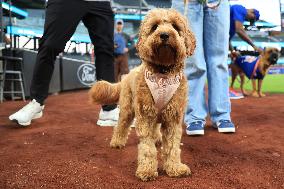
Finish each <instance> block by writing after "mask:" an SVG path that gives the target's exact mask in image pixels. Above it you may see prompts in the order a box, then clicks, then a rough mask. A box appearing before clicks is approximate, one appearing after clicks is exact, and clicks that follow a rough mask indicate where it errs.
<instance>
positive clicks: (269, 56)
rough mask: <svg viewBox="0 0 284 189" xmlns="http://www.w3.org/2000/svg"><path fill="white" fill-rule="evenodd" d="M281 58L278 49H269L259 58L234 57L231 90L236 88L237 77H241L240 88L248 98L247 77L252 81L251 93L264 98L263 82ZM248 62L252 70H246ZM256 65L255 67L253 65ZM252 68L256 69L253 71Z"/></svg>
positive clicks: (231, 66)
mask: <svg viewBox="0 0 284 189" xmlns="http://www.w3.org/2000/svg"><path fill="white" fill-rule="evenodd" d="M279 57H280V52H279V50H278V49H277V48H274V47H268V48H265V49H264V51H263V52H262V53H261V54H260V55H259V56H258V57H252V56H240V55H234V56H233V58H232V62H233V63H232V64H230V68H231V72H232V82H231V89H233V87H234V82H235V79H236V77H237V76H238V75H239V76H240V88H241V92H242V93H243V95H244V96H248V93H247V92H246V91H245V90H244V83H245V76H247V77H248V79H252V88H253V91H252V93H251V95H252V96H254V97H264V96H265V94H263V93H262V90H261V89H262V80H263V78H264V76H265V75H266V73H267V71H268V69H269V67H270V66H271V65H274V64H276V63H277V61H278V58H279ZM246 61H248V65H249V66H250V67H251V69H247V68H245V66H243V65H244V62H246ZM253 63H255V66H254V67H253V66H252V64H253ZM252 68H254V69H253V70H252ZM255 80H258V86H257V87H256V82H255Z"/></svg>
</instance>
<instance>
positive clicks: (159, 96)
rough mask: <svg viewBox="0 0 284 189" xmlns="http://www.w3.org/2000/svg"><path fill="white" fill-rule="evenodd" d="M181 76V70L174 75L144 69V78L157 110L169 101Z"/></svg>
mask: <svg viewBox="0 0 284 189" xmlns="http://www.w3.org/2000/svg"><path fill="white" fill-rule="evenodd" d="M182 76H183V73H182V72H179V73H178V74H176V75H166V74H161V73H152V72H151V71H149V70H147V69H145V71H144V78H145V81H146V83H147V86H148V87H149V89H150V91H151V94H152V97H153V99H154V102H155V107H156V108H157V111H158V112H160V111H161V110H162V109H163V108H164V107H165V106H166V105H167V104H168V103H169V101H170V100H171V98H172V97H173V95H174V94H175V92H176V90H177V89H178V87H179V86H180V80H181V79H182Z"/></svg>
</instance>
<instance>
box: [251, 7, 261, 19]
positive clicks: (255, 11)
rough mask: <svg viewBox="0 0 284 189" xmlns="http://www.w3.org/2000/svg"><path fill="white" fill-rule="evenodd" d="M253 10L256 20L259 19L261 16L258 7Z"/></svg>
mask: <svg viewBox="0 0 284 189" xmlns="http://www.w3.org/2000/svg"><path fill="white" fill-rule="evenodd" d="M253 12H254V16H255V20H259V17H260V14H259V11H258V10H256V9H253Z"/></svg>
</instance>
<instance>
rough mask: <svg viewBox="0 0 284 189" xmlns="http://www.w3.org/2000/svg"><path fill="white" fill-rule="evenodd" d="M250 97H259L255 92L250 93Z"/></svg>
mask: <svg viewBox="0 0 284 189" xmlns="http://www.w3.org/2000/svg"><path fill="white" fill-rule="evenodd" d="M251 96H253V97H259V95H258V92H256V91H252V93H251Z"/></svg>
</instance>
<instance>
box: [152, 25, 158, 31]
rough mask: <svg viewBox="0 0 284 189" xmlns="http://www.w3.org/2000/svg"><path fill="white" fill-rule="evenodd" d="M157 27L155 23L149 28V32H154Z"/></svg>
mask: <svg viewBox="0 0 284 189" xmlns="http://www.w3.org/2000/svg"><path fill="white" fill-rule="evenodd" d="M157 28H158V24H155V25H153V26H152V28H151V32H154V31H155V30H156V29H157Z"/></svg>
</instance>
